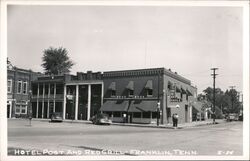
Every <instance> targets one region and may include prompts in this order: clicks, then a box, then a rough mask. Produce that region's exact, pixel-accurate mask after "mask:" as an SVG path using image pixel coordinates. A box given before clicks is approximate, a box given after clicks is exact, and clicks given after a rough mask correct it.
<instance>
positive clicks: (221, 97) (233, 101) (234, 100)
mask: <svg viewBox="0 0 250 161" xmlns="http://www.w3.org/2000/svg"><path fill="white" fill-rule="evenodd" d="M203 92H204V93H205V97H206V99H207V101H209V102H213V88H211V87H208V88H206V89H205V90H203ZM202 96H204V95H199V97H200V98H201V97H202ZM215 106H217V107H219V108H222V111H223V113H238V112H239V110H240V107H241V104H240V102H239V99H238V92H237V91H236V90H235V89H233V90H232V89H231V90H230V91H228V90H226V92H223V91H222V90H221V89H220V88H216V89H215Z"/></svg>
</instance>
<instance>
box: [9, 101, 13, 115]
mask: <svg viewBox="0 0 250 161" xmlns="http://www.w3.org/2000/svg"><path fill="white" fill-rule="evenodd" d="M9 102H10V113H9V118H11V115H12V102H13V101H9Z"/></svg>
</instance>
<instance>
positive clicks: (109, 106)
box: [100, 101, 128, 112]
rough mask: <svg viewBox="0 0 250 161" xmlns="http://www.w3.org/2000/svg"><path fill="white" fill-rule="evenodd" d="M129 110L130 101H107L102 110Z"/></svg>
mask: <svg viewBox="0 0 250 161" xmlns="http://www.w3.org/2000/svg"><path fill="white" fill-rule="evenodd" d="M127 110H128V101H122V102H118V101H106V102H105V103H104V104H103V105H102V107H101V108H100V111H121V112H123V111H127Z"/></svg>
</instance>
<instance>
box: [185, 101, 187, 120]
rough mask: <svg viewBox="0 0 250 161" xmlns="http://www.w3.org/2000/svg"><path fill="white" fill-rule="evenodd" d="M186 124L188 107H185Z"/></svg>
mask: <svg viewBox="0 0 250 161" xmlns="http://www.w3.org/2000/svg"><path fill="white" fill-rule="evenodd" d="M185 122H188V105H185Z"/></svg>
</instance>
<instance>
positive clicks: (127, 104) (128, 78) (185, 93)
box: [100, 68, 197, 124]
mask: <svg viewBox="0 0 250 161" xmlns="http://www.w3.org/2000/svg"><path fill="white" fill-rule="evenodd" d="M103 83H104V98H103V99H104V103H103V106H102V107H101V109H100V111H102V112H104V113H107V114H109V115H110V116H111V118H112V119H113V121H116V122H128V123H156V122H157V121H159V122H160V123H161V124H168V123H172V114H174V113H177V114H178V115H179V122H180V123H184V122H191V121H192V109H193V108H195V107H194V106H193V103H194V102H195V99H196V96H197V89H196V88H195V87H194V86H192V85H191V81H190V80H187V79H186V78H184V77H182V76H180V75H178V74H177V73H174V72H172V71H171V70H167V69H165V68H153V69H141V70H126V71H111V72H104V73H103Z"/></svg>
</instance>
